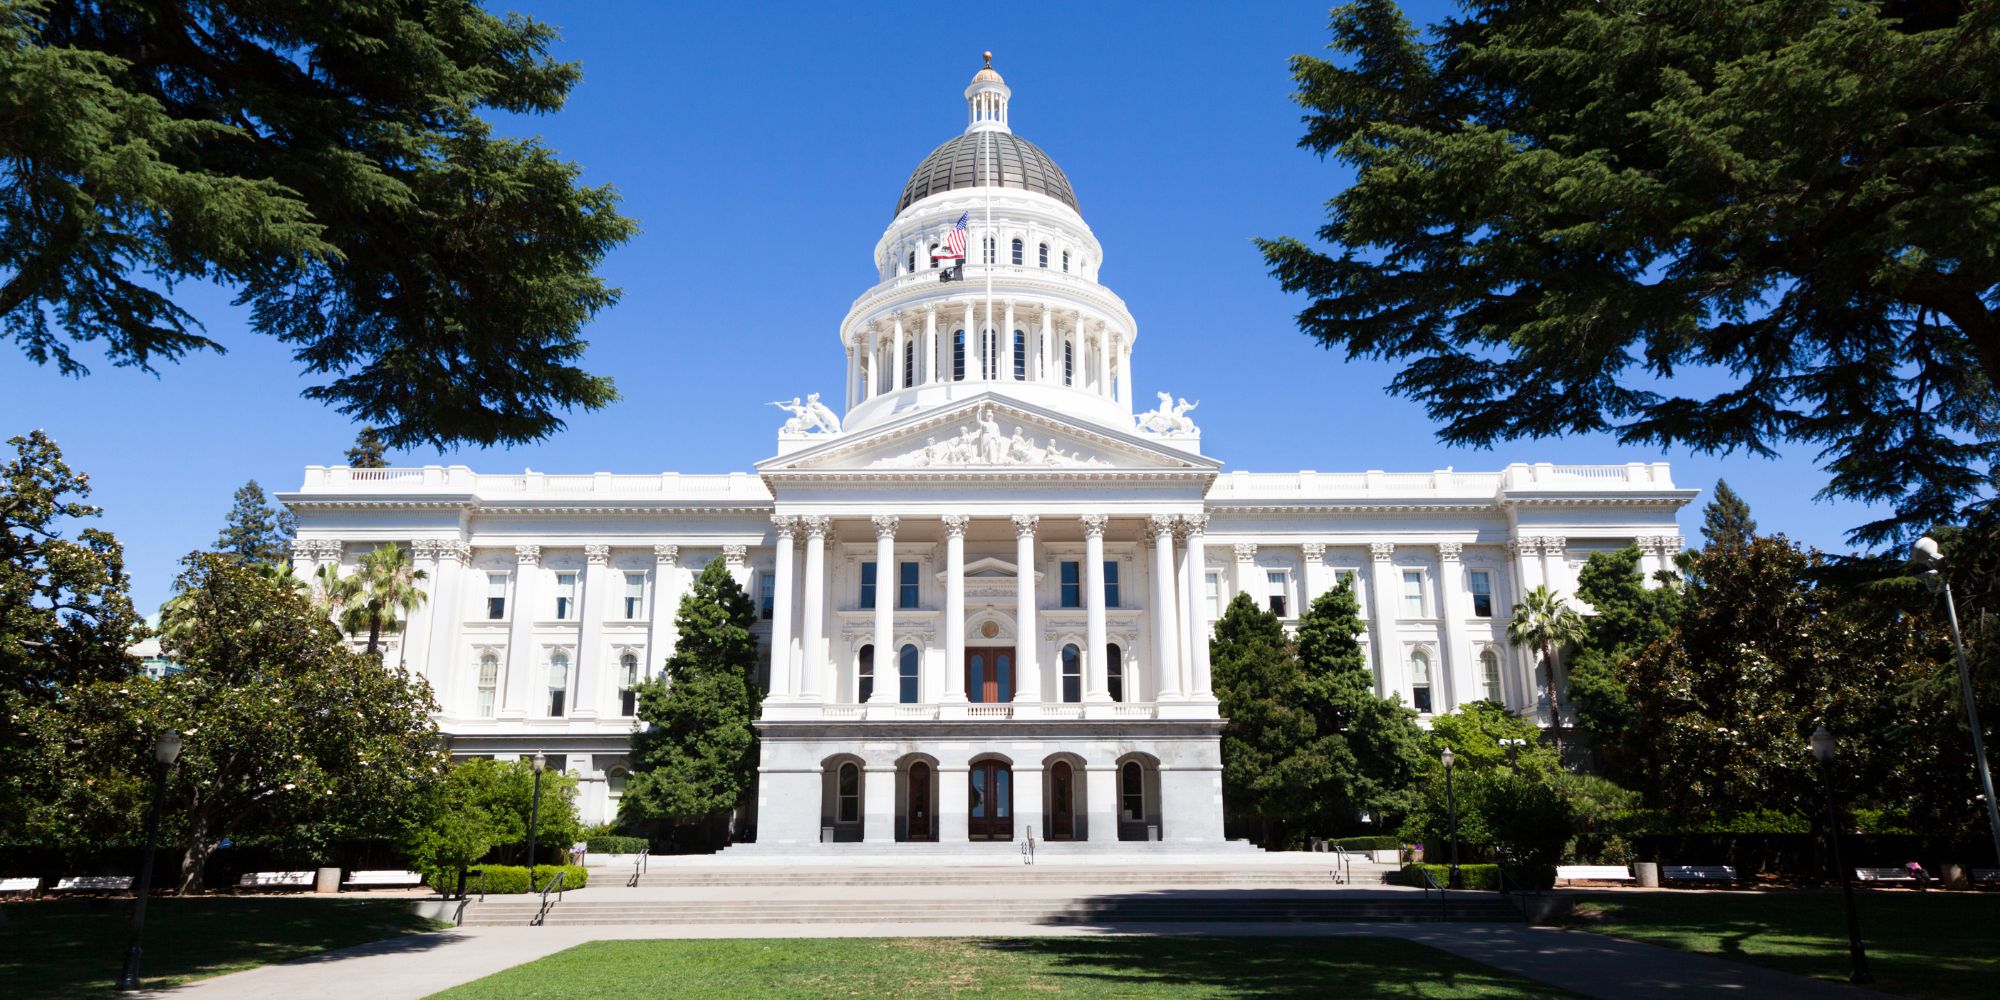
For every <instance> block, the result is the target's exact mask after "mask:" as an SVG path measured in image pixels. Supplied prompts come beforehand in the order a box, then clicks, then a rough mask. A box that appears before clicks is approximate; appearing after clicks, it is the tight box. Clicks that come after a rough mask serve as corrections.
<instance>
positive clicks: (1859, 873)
mask: <svg viewBox="0 0 2000 1000" xmlns="http://www.w3.org/2000/svg"><path fill="white" fill-rule="evenodd" d="M1854 880H1855V881H1857V882H1880V883H1886V884H1890V885H1914V886H1916V887H1917V888H1919V889H1921V888H1924V887H1925V886H1928V885H1929V884H1930V881H1931V880H1930V876H1928V875H1926V876H1924V877H1923V878H1918V877H1917V876H1915V875H1912V874H1910V871H1909V869H1907V868H1856V869H1854Z"/></svg>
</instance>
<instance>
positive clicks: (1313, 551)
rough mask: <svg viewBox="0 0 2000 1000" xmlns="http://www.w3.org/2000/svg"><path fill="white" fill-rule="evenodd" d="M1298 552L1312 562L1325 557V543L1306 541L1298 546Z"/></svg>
mask: <svg viewBox="0 0 2000 1000" xmlns="http://www.w3.org/2000/svg"><path fill="white" fill-rule="evenodd" d="M1299 554H1300V555H1303V556H1305V557H1306V558H1307V559H1309V560H1311V561H1313V562H1318V561H1320V560H1321V559H1325V558H1326V543H1325V542H1306V543H1305V544H1303V545H1300V546H1299Z"/></svg>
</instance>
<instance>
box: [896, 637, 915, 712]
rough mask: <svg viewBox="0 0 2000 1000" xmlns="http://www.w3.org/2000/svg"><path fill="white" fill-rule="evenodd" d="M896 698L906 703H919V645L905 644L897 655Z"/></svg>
mask: <svg viewBox="0 0 2000 1000" xmlns="http://www.w3.org/2000/svg"><path fill="white" fill-rule="evenodd" d="M896 689H897V690H896V700H897V701H900V702H902V703H903V704H905V705H914V704H916V703H917V700H918V699H917V647H915V646H904V647H903V651H902V652H901V653H898V654H897V655H896Z"/></svg>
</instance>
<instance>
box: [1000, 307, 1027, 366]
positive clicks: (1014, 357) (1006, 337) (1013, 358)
mask: <svg viewBox="0 0 2000 1000" xmlns="http://www.w3.org/2000/svg"><path fill="white" fill-rule="evenodd" d="M1000 338H1001V342H1002V343H1004V344H1006V345H1007V346H1006V347H1005V348H1004V349H1003V350H1002V351H1001V352H1000V356H1001V357H1004V358H1006V359H1007V367H1006V368H1005V369H1004V370H1002V371H1001V373H1000V378H1001V380H1002V381H1007V382H1011V381H1013V380H1014V365H1015V364H1017V363H1018V364H1020V365H1021V366H1022V372H1021V373H1022V374H1023V375H1025V374H1027V367H1026V366H1027V364H1028V362H1027V359H1025V358H1022V357H1021V356H1020V355H1021V353H1022V352H1023V351H1024V350H1025V349H1026V348H1027V346H1028V345H1027V344H1025V343H1024V344H1021V345H1020V347H1019V348H1016V347H1015V345H1014V300H1013V299H1008V300H1007V328H1006V329H1004V330H1001V331H1000ZM1021 339H1022V340H1026V339H1027V337H1026V336H1023V337H1022V338H1021Z"/></svg>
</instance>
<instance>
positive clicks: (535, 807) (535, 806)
mask: <svg viewBox="0 0 2000 1000" xmlns="http://www.w3.org/2000/svg"><path fill="white" fill-rule="evenodd" d="M530 759H532V760H533V761H534V764H535V794H534V796H533V797H532V798H530V799H529V800H528V891H529V892H534V891H535V827H536V826H538V825H540V823H541V818H542V768H543V767H545V766H547V764H548V762H549V759H548V758H547V757H544V756H542V755H541V753H540V752H539V751H538V752H536V754H535V756H534V757H532V758H530Z"/></svg>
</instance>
